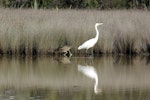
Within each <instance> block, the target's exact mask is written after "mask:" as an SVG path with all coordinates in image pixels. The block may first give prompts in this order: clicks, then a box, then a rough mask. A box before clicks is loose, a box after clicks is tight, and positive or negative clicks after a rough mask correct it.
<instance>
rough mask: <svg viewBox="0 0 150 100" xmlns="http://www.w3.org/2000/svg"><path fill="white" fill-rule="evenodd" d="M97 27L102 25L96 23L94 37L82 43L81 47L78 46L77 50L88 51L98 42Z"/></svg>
mask: <svg viewBox="0 0 150 100" xmlns="http://www.w3.org/2000/svg"><path fill="white" fill-rule="evenodd" d="M99 25H103V23H96V24H95V30H96V37H95V38H92V39H89V40H87V41H86V42H84V43H83V44H82V45H80V46H79V47H78V50H81V49H86V50H88V49H89V48H91V47H93V46H94V45H95V44H96V42H97V41H98V37H99V31H98V29H97V26H99Z"/></svg>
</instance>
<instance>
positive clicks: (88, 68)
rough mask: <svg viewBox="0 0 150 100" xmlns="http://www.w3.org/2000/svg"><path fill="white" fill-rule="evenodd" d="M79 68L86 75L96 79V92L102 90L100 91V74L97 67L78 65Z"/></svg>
mask: <svg viewBox="0 0 150 100" xmlns="http://www.w3.org/2000/svg"><path fill="white" fill-rule="evenodd" d="M78 70H79V71H80V72H82V73H83V74H84V75H86V76H87V77H90V78H92V79H94V80H95V84H94V92H95V93H96V94H97V93H99V92H101V90H99V91H98V75H97V72H96V69H95V68H94V67H93V66H88V65H86V66H83V65H78Z"/></svg>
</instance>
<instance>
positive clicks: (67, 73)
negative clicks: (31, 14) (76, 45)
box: [0, 56, 150, 100]
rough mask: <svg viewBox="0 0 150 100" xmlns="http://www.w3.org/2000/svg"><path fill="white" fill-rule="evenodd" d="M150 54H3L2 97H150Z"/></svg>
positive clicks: (4, 99) (94, 99) (77, 99)
mask: <svg viewBox="0 0 150 100" xmlns="http://www.w3.org/2000/svg"><path fill="white" fill-rule="evenodd" d="M149 77H150V57H139V56H136V57H129V56H128V57H125V56H113V57H112V56H103V57H96V58H91V57H89V58H88V57H86V58H85V57H71V58H65V57H36V58H35V57H0V100H10V99H15V100H150V78H149Z"/></svg>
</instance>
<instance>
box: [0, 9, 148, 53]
mask: <svg viewBox="0 0 150 100" xmlns="http://www.w3.org/2000/svg"><path fill="white" fill-rule="evenodd" d="M96 22H102V23H104V25H103V26H100V27H99V28H98V29H99V31H100V36H99V40H98V43H97V44H96V45H95V46H94V48H93V52H94V53H95V54H101V53H104V54H107V53H108V54H150V12H149V11H141V10H107V11H98V10H42V9H41V10H32V9H24V10H23V9H19V10H14V9H0V23H1V24H0V54H23V55H37V54H47V53H48V52H51V53H53V51H54V50H55V49H56V48H58V47H61V46H64V45H71V46H72V49H71V50H72V53H73V54H83V53H84V50H81V51H78V50H77V48H78V46H79V45H80V44H82V43H83V42H84V41H86V40H88V39H90V38H92V37H95V29H94V25H95V23H96ZM89 51H91V50H89Z"/></svg>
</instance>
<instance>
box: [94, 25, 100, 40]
mask: <svg viewBox="0 0 150 100" xmlns="http://www.w3.org/2000/svg"><path fill="white" fill-rule="evenodd" d="M95 30H96V37H95V40H96V41H98V37H99V31H98V29H97V26H96V25H95Z"/></svg>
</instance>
